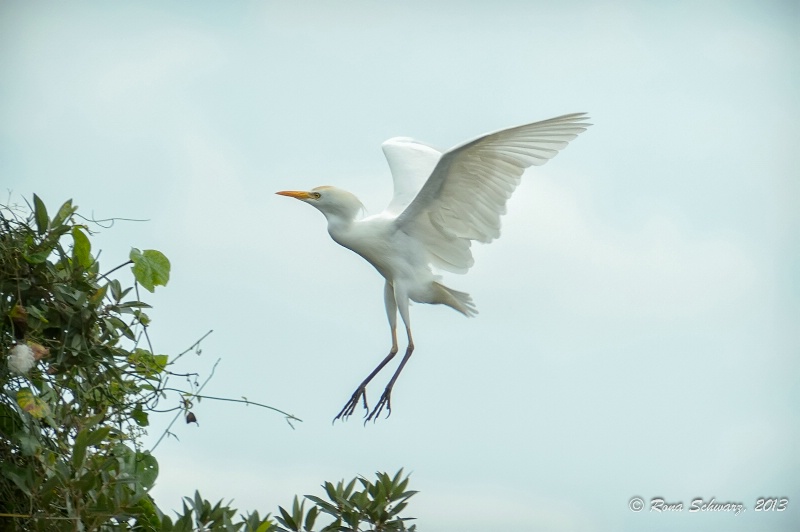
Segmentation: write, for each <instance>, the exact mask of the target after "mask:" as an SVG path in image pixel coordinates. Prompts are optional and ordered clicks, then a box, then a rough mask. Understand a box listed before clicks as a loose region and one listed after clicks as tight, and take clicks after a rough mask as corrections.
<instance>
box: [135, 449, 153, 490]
mask: <svg viewBox="0 0 800 532" xmlns="http://www.w3.org/2000/svg"><path fill="white" fill-rule="evenodd" d="M136 478H137V479H138V480H139V483H140V484H141V485H142V487H143V488H144V489H146V490H149V489H150V488H152V487H153V485H154V484H155V483H156V478H158V460H156V457H155V456H153V455H152V454H150V453H148V452H144V453H136Z"/></svg>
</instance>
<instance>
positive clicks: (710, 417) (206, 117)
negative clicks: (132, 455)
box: [0, 0, 800, 532]
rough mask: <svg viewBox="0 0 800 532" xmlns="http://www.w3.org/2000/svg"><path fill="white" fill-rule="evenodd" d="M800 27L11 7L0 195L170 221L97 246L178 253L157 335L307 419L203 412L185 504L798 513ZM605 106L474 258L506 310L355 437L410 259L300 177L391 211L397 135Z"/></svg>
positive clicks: (592, 11)
mask: <svg viewBox="0 0 800 532" xmlns="http://www.w3.org/2000/svg"><path fill="white" fill-rule="evenodd" d="M799 36H800V11H799V10H798V4H797V3H796V2H791V1H786V2H776V1H772V2H770V1H763V0H758V1H753V2H662V3H655V2H603V3H600V2H558V3H556V2H522V1H516V2H512V1H496V2H483V3H477V2H435V3H434V2H347V3H344V2H341V3H334V2H317V3H314V2H302V3H297V2H252V3H245V2H191V3H188V2H135V3H134V2H129V3H121V2H103V3H100V2H96V3H48V2H36V3H33V2H21V1H6V2H3V3H2V4H0V184H1V185H2V189H3V192H4V196H5V195H6V194H5V191H6V190H9V191H10V201H12V202H17V203H19V202H21V201H22V198H23V197H25V198H30V195H31V194H32V193H34V192H35V193H37V194H39V195H40V196H41V197H42V198H43V199H44V200H45V202H46V203H47V205H48V207H50V209H53V210H54V209H56V208H57V207H58V206H59V205H60V204H61V203H62V202H63V201H64V200H66V199H67V198H73V199H74V201H75V203H77V204H78V205H79V206H80V207H81V212H83V213H84V214H87V215H88V214H91V213H93V214H94V215H95V216H96V217H98V218H107V217H113V216H117V217H130V218H143V219H148V220H149V221H148V222H146V223H119V224H117V225H116V226H115V227H114V228H113V229H110V230H105V231H102V232H101V233H100V234H99V235H97V237H96V239H95V240H94V244H95V246H96V247H100V248H102V249H103V253H102V257H101V262H102V263H103V264H104V265H105V266H108V268H110V267H112V266H114V265H116V264H119V263H121V262H123V261H124V260H126V258H127V255H128V251H129V249H130V247H131V246H135V247H139V248H155V249H159V250H161V251H163V252H164V253H165V254H166V255H167V256H168V257H169V258H170V259H171V261H172V279H171V281H170V283H169V286H168V287H167V288H166V289H163V290H159V291H158V293H157V294H156V295H155V296H152V297H149V298H148V300H149V301H150V302H151V303H152V304H153V305H154V306H155V309H154V310H153V311H152V312H151V317H152V318H153V319H154V324H153V326H152V327H151V335H152V338H153V340H154V342H155V345H156V349H157V350H158V351H160V352H163V353H169V354H172V355H174V354H176V353H178V352H180V351H182V350H183V349H184V348H185V347H187V346H189V345H190V344H191V343H192V342H194V341H195V340H196V339H197V338H199V337H200V336H201V335H202V334H204V333H205V332H206V331H207V330H209V329H214V333H213V335H211V336H210V337H209V338H208V339H207V340H206V341H205V342H204V343H203V346H202V347H203V354H202V356H201V357H199V358H198V357H196V356H194V355H191V356H190V357H187V360H186V364H184V365H183V366H182V368H183V369H185V370H189V369H194V370H197V371H202V372H204V374H207V373H208V371H209V370H210V368H211V366H212V365H213V363H214V361H215V360H216V359H217V358H219V357H221V358H222V362H221V363H220V366H219V367H218V368H217V372H216V375H215V377H214V379H213V380H212V381H211V383H210V384H209V385H208V387H207V388H206V390H205V393H208V394H209V395H219V396H230V397H239V396H247V397H248V398H250V399H252V400H255V401H260V402H264V403H267V404H270V405H273V406H275V407H278V408H281V409H284V410H287V411H289V412H291V413H293V414H295V415H297V416H298V417H300V418H302V419H303V420H304V422H303V423H299V424H297V428H296V430H291V429H290V428H289V427H288V426H287V425H286V423H284V421H283V420H282V419H281V417H279V416H277V415H274V414H273V413H271V412H269V411H264V410H260V409H257V408H253V407H243V406H238V405H234V404H229V403H214V402H210V401H204V402H202V403H201V404H200V405H199V406H197V408H195V413H196V414H197V416H198V418H199V421H200V426H199V427H195V426H194V425H192V426H186V425H183V424H182V423H181V424H179V425H177V426H176V429H175V430H176V433H177V435H178V436H179V438H180V441H176V440H174V439H170V440H168V441H166V442H165V443H162V444H161V446H160V447H159V448H158V449H157V450H156V452H155V454H156V457H157V458H158V459H159V462H160V464H161V474H160V476H159V480H158V485H157V486H156V488H155V492H154V495H155V497H156V500H157V502H158V503H159V504H160V505H161V507H162V508H164V509H168V508H178V507H179V506H180V497H181V496H182V495H190V494H191V493H193V492H194V490H195V489H199V490H200V491H201V493H202V494H203V495H204V496H205V497H206V498H209V499H211V500H217V499H220V498H224V499H226V501H227V500H229V499H234V502H233V505H234V506H235V507H238V508H240V509H242V510H245V509H250V510H252V509H258V510H260V511H262V512H265V511H271V512H274V511H275V510H276V509H277V506H278V505H279V504H281V505H284V506H285V505H287V504H290V503H291V499H292V496H293V495H294V494H295V493H298V494H305V493H309V494H317V495H320V494H321V490H320V488H319V485H320V484H321V483H322V482H323V481H325V480H333V481H335V480H337V479H341V478H348V479H349V478H352V477H353V476H355V475H357V474H364V475H367V476H370V475H372V473H373V472H374V471H377V470H381V471H388V472H394V471H396V470H397V469H398V468H400V467H405V468H406V471H409V472H411V473H412V484H411V487H412V488H413V489H417V490H420V492H421V493H420V494H419V495H417V496H416V497H415V498H414V499H413V501H412V504H411V505H410V507H409V509H408V513H407V515H409V516H415V517H417V518H419V521H418V524H419V528H420V530H421V531H441V532H484V531H486V530H515V531H528V530H548V531H570V530H581V531H584V530H585V531H604V530H637V531H638V530H675V529H677V528H680V529H682V530H698V531H699V530H704V531H706V530H712V531H713V530H720V531H722V530H724V531H737V530H742V531H744V530H748V531H749V530H773V531H780V530H786V531H788V530H797V528H796V527H797V526H798V524H800V482H799V481H798V479H800V455H798V452H797V450H798V448H800V423H798V406H800V391H799V388H798V373H799V371H798V370H800V362H798V360H800V359H799V358H798V352H799V351H800V333H798V327H797V324H798V323H799V322H800V282H798V279H800V277H799V276H798V270H799V269H800V253H798V249H800V245H799V244H800V238H798V237H799V236H800V216H799V215H798V213H800V209H798V199H800V186H799V185H798V177H799V176H800V160H799V159H798V155H797V153H798V151H797V150H798V149H797V146H798V141H799V140H800V126H798V124H799V123H800V107H799V106H798V94H800V37H799ZM578 111H586V112H589V113H590V114H591V117H592V122H593V123H594V124H595V125H594V126H592V127H591V128H590V129H589V130H588V131H587V132H585V133H584V134H582V135H581V136H580V137H579V138H578V139H576V140H575V141H574V142H573V143H572V144H570V146H569V147H568V148H567V149H565V150H564V151H563V152H562V153H561V154H560V155H559V156H558V157H557V158H555V159H554V160H553V161H551V162H550V163H548V164H547V165H546V166H544V167H543V168H540V169H534V170H532V171H529V172H528V173H527V174H526V175H525V176H524V178H523V183H522V185H521V186H520V187H519V189H518V190H517V192H516V194H515V195H514V197H513V198H512V200H511V201H510V203H509V213H508V215H507V216H506V217H505V218H504V231H503V236H502V238H501V239H500V240H498V241H497V242H495V243H493V244H492V245H490V246H481V245H476V246H475V257H476V266H475V267H474V268H473V269H472V270H471V271H470V273H469V274H468V275H467V276H464V277H461V276H455V275H450V276H447V278H446V281H447V284H448V285H450V286H452V287H453V288H455V289H458V290H464V291H467V292H469V293H471V294H472V296H473V297H474V299H475V301H476V303H477V305H478V308H479V310H480V315H479V316H478V317H477V318H475V319H472V320H467V319H465V318H464V317H463V316H461V315H459V314H457V313H455V312H453V311H452V310H450V309H447V308H443V307H430V306H426V305H415V306H413V307H412V311H411V316H412V323H413V326H414V332H415V340H416V345H417V349H416V351H415V353H414V356H413V358H412V359H411V361H410V362H409V364H408V366H407V367H406V369H405V371H404V373H403V374H402V376H401V377H400V380H399V381H398V384H397V386H396V387H395V391H394V394H393V406H394V409H393V413H392V416H391V418H389V419H388V420H380V421H379V422H378V423H376V424H374V425H372V424H370V425H368V426H366V427H364V426H362V424H361V423H360V421H359V420H358V419H355V418H353V419H351V420H350V421H349V422H347V423H343V424H342V423H337V424H336V425H334V426H331V419H332V418H333V416H334V415H335V414H336V413H337V412H338V411H339V409H340V408H341V407H342V405H343V404H344V403H345V401H346V400H347V399H348V398H349V396H350V394H351V393H352V391H353V389H354V388H355V386H356V385H357V384H358V382H360V380H361V379H362V378H363V377H364V376H365V375H366V374H367V373H368V372H369V370H371V369H372V367H373V366H374V364H376V363H377V361H378V360H380V359H381V358H382V357H383V356H384V355H385V354H386V352H387V351H388V348H389V340H390V339H389V334H388V326H387V325H386V318H385V315H384V310H383V300H382V297H383V296H382V286H383V280H382V279H381V277H380V276H379V275H378V274H377V272H375V271H374V270H373V269H372V268H371V266H369V265H368V264H367V263H366V262H364V261H363V260H362V259H360V258H359V257H357V256H356V255H354V254H353V253H351V252H349V251H347V250H345V249H343V248H340V247H339V246H337V245H336V244H335V243H333V242H332V241H331V240H330V238H329V237H328V235H327V234H326V231H325V220H324V218H323V217H322V216H321V215H320V214H319V213H318V212H316V211H315V210H314V209H311V208H309V207H308V206H306V205H303V204H301V203H299V202H296V201H293V200H291V199H288V198H284V197H280V196H275V195H274V194H273V193H274V192H275V191H277V190H283V189H303V188H310V187H313V186H317V185H323V184H333V185H337V186H340V187H342V188H345V189H348V190H351V191H353V192H354V193H356V194H357V195H359V197H360V198H361V199H362V201H363V202H364V203H365V204H366V205H367V207H368V210H369V211H370V212H371V213H375V212H378V211H380V210H381V209H382V208H383V207H384V206H385V205H386V204H387V203H388V201H389V198H390V195H391V179H390V176H389V171H388V167H387V165H386V163H385V161H384V160H383V155H382V153H381V151H380V143H381V142H383V141H384V140H385V139H387V138H389V137H392V136H398V135H402V136H412V137H415V138H417V139H419V140H422V141H425V142H429V143H431V144H434V145H438V146H441V147H442V148H447V147H449V146H453V145H455V144H457V143H460V142H462V141H465V140H467V139H469V138H472V137H475V136H477V135H480V134H482V133H485V132H488V131H492V130H495V129H499V128H502V127H507V126H512V125H517V124H521V123H526V122H532V121H536V120H540V119H545V118H550V117H552V116H556V115H559V114H564V113H569V112H578ZM389 371H391V370H389ZM389 374H390V373H387V374H386V375H382V377H379V378H378V379H376V381H375V382H374V384H373V386H372V387H371V388H370V389H369V392H370V400H371V402H372V403H374V402H375V401H376V400H377V397H378V395H379V394H380V392H381V389H382V386H383V385H384V383H385V382H386V380H387V379H388V377H389ZM169 419H171V415H165V416H164V419H162V420H156V421H155V423H154V425H153V427H152V429H151V431H150V436H149V437H148V442H149V444H150V445H152V443H153V442H155V440H156V438H157V437H158V435H159V434H160V430H162V429H163V427H164V426H165V425H166V423H167V422H168V421H169ZM636 495H638V496H641V497H642V498H644V499H645V500H646V501H647V502H648V503H649V501H650V499H651V498H653V497H659V496H660V497H663V498H665V499H666V500H667V501H669V502H683V503H684V505H685V506H686V507H688V505H689V504H690V503H691V501H692V500H693V499H695V498H703V499H704V500H706V501H707V500H709V499H711V498H712V497H713V498H716V500H717V501H719V502H741V503H743V504H744V505H745V507H746V508H747V510H746V511H745V512H744V513H743V514H742V515H739V516H734V515H731V514H729V513H722V514H719V513H716V514H709V513H704V514H697V513H693V514H690V513H688V512H687V511H686V510H684V511H683V512H680V513H677V514H670V515H666V514H656V513H653V512H649V511H648V508H647V507H646V508H645V510H644V511H642V512H641V513H634V512H632V511H631V510H630V509H629V508H628V502H629V500H630V498H631V497H633V496H636ZM762 496H766V497H769V496H775V497H781V496H786V497H789V499H790V503H789V506H788V510H787V511H785V512H782V513H776V512H769V513H757V512H755V509H754V507H755V502H756V499H757V498H758V497H762Z"/></svg>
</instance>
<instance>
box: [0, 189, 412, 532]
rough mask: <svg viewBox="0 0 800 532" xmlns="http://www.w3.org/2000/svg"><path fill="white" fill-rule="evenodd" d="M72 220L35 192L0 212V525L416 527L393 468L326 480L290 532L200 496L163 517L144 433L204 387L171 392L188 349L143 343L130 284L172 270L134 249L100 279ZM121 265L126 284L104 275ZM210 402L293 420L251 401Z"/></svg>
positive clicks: (250, 529)
mask: <svg viewBox="0 0 800 532" xmlns="http://www.w3.org/2000/svg"><path fill="white" fill-rule="evenodd" d="M76 212H77V207H75V206H74V205H73V204H72V201H67V202H66V203H64V204H63V205H62V206H61V207H60V208H59V209H58V211H57V213H56V215H55V216H54V217H53V218H50V216H49V214H48V212H47V208H46V207H45V204H44V202H42V200H41V199H40V198H39V197H38V196H36V195H34V197H33V206H32V207H30V212H25V211H23V210H21V209H18V208H11V207H7V206H3V205H0V530H3V531H6V530H20V531H22V530H25V531H28V530H33V531H61V530H64V531H79V530H80V531H112V530H113V531H116V530H144V531H150V530H154V531H179V532H181V531H185V532H189V531H194V530H221V531H243V532H275V531H278V530H294V531H299V530H304V531H311V530H313V529H314V526H315V524H316V522H317V518H318V517H319V516H320V515H321V514H327V516H329V517H331V518H332V521H331V523H329V524H328V525H326V526H325V527H324V528H322V529H321V531H323V532H330V531H333V530H336V531H353V532H355V531H359V530H360V531H366V530H367V528H365V526H368V527H369V528H368V529H369V530H375V531H395V530H414V528H415V527H414V526H412V527H411V528H408V529H407V528H405V521H406V519H405V518H401V517H399V514H400V512H401V511H403V509H404V508H405V507H406V504H407V501H408V499H409V498H410V497H411V496H412V495H413V494H414V493H415V492H413V491H407V490H406V488H407V484H408V478H405V479H403V478H401V477H402V471H401V472H398V473H397V474H396V475H395V476H394V477H389V476H388V475H386V474H385V473H379V474H378V478H377V481H376V482H375V483H372V482H369V481H367V480H366V479H364V478H359V479H357V480H356V479H354V480H353V481H351V482H349V483H348V484H347V485H345V484H344V483H343V482H339V483H338V484H337V485H336V486H334V485H333V484H331V483H325V484H324V485H323V487H324V488H325V491H326V493H327V495H328V499H329V500H327V501H326V500H323V499H320V498H318V497H313V496H306V500H304V501H303V502H302V503H300V502H298V500H297V497H295V501H294V505H293V508H292V512H291V513H289V512H287V511H286V510H284V509H283V508H280V509H279V511H280V514H281V516H280V517H276V519H277V521H278V522H279V523H280V524H281V525H282V526H283V527H286V528H280V527H279V526H278V524H276V523H274V522H273V521H272V520H271V519H270V518H269V515H266V516H264V517H261V516H259V514H258V512H253V513H249V514H247V515H239V516H238V517H237V510H235V509H233V508H231V507H230V505H229V504H223V503H222V502H221V501H220V502H218V503H216V504H215V505H212V504H211V503H210V502H209V501H207V500H205V499H203V498H202V497H201V496H200V494H199V493H195V495H194V497H187V498H186V499H185V500H184V504H183V509H182V512H176V514H177V515H176V516H175V517H174V518H171V517H170V516H167V515H165V514H164V513H163V512H162V511H161V510H160V509H159V508H158V507H157V506H156V504H155V502H154V501H153V499H152V497H151V496H150V494H149V492H150V490H151V489H152V487H153V486H154V484H155V482H156V478H157V477H158V469H159V468H158V462H157V460H156V458H155V457H154V456H153V455H152V454H151V453H150V452H149V451H148V450H145V449H143V448H142V445H141V441H140V440H141V436H142V435H143V431H144V430H145V429H146V427H147V426H148V425H149V422H150V415H151V414H154V413H155V408H156V406H157V404H158V402H159V401H160V400H163V399H164V398H165V397H167V392H169V391H172V392H175V393H178V394H179V397H180V399H179V401H178V404H179V406H177V407H176V409H179V410H180V411H183V412H184V413H185V414H186V419H187V420H188V419H190V418H194V414H193V413H192V412H189V408H190V407H191V406H192V401H193V400H194V399H196V400H197V401H199V400H200V399H202V398H204V397H205V396H201V395H199V393H200V391H202V386H201V387H200V388H199V389H197V390H195V391H193V392H186V391H182V390H178V389H173V388H169V387H168V386H167V381H168V379H169V377H170V375H174V374H173V373H172V372H171V371H170V366H171V365H172V364H174V363H175V361H176V360H177V359H179V358H180V357H181V356H182V355H183V354H184V353H180V354H178V355H177V356H175V357H171V358H170V357H168V356H167V355H164V354H157V353H155V352H154V350H153V348H152V345H151V344H150V340H149V337H148V333H147V328H148V326H149V324H150V319H149V317H148V316H147V314H145V312H144V310H145V309H148V308H150V306H149V305H148V304H147V303H144V302H143V301H140V300H139V298H138V293H139V291H138V288H137V287H138V286H139V285H141V286H143V287H144V288H146V289H147V290H149V291H150V292H152V291H153V290H155V287H157V286H164V285H166V284H167V282H168V281H169V272H170V263H169V261H168V260H167V258H166V257H165V256H164V255H163V254H162V253H160V252H158V251H155V250H144V251H139V250H138V249H136V248H134V249H133V250H132V251H131V253H130V257H129V260H127V261H125V262H123V263H121V264H119V265H118V266H116V267H114V268H112V269H111V270H109V271H108V272H106V273H100V272H101V270H100V264H99V262H98V260H97V255H95V254H93V252H92V246H91V242H90V236H91V234H92V232H91V230H90V228H89V226H87V225H86V224H84V223H81V222H80V221H79V220H78V218H77V214H76ZM81 220H83V219H81ZM129 264H132V265H133V266H132V268H131V271H132V274H133V279H134V284H133V286H124V284H123V283H122V282H121V281H120V280H119V279H115V278H111V277H110V276H111V274H112V273H114V272H116V271H118V270H120V269H121V268H122V267H124V266H126V265H129ZM198 343H199V342H198ZM196 345H197V344H195V346H196ZM195 346H193V347H195ZM190 349H192V348H190ZM198 349H199V348H198ZM187 352H188V350H187ZM212 374H213V371H212ZM209 378H210V377H209ZM206 382H208V381H206ZM206 398H207V399H221V400H226V401H233V402H239V403H245V404H253V405H257V406H260V407H264V408H268V409H272V410H275V411H277V412H280V413H281V414H284V415H285V416H286V420H287V421H289V422H290V424H291V421H292V420H297V418H295V417H293V416H291V415H289V414H286V413H285V412H282V411H280V410H277V409H275V408H273V407H270V406H267V405H262V404H259V403H255V402H252V401H249V400H247V399H244V400H238V399H225V398H210V397H206ZM162 410H163V409H162ZM297 421H299V420H297ZM162 438H163V436H162ZM159 441H160V440H159ZM156 445H157V444H156ZM357 483H358V484H357ZM357 485H359V486H360V489H356V486H357ZM306 501H310V502H311V503H313V505H314V506H312V507H311V508H310V509H309V510H308V512H306V510H305V503H306Z"/></svg>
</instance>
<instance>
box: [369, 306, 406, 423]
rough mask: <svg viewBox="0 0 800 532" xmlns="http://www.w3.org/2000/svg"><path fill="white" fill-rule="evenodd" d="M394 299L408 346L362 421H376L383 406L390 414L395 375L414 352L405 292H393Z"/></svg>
mask: <svg viewBox="0 0 800 532" xmlns="http://www.w3.org/2000/svg"><path fill="white" fill-rule="evenodd" d="M395 299H396V300H397V301H398V308H399V310H400V317H401V318H403V323H404V324H405V326H406V335H408V347H407V348H406V354H405V356H403V360H401V361H400V365H399V366H397V370H396V371H395V372H394V375H392V378H391V380H389V384H387V385H386V389H385V390H384V391H383V394H381V398H380V399H379V400H378V404H377V405H375V408H373V409H372V412H370V413H369V415H368V416H367V419H366V420H365V421H364V422H365V423H366V422H367V421H370V420H372V421H376V420H377V419H378V416H379V415H380V413H381V412H382V411H383V409H384V407H386V417H389V416H390V415H391V414H392V388H393V387H394V383H395V381H397V377H399V376H400V372H401V371H403V368H404V367H405V365H406V362H408V359H409V358H411V354H412V353H413V352H414V339H413V338H412V337H411V322H410V320H409V315H408V297H407V296H406V295H405V294H395Z"/></svg>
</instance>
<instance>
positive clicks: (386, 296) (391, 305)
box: [333, 281, 397, 423]
mask: <svg viewBox="0 0 800 532" xmlns="http://www.w3.org/2000/svg"><path fill="white" fill-rule="evenodd" d="M383 300H384V303H385V304H386V316H387V317H388V318H389V327H390V328H391V330H392V348H391V350H390V351H389V354H388V355H386V357H385V358H384V359H383V360H382V361H381V363H380V364H378V366H377V367H376V368H375V369H374V370H372V373H370V374H369V375H367V378H366V379H364V380H363V381H362V382H361V384H359V385H358V388H356V391H355V392H353V395H352V396H351V397H350V400H349V401H347V404H346V405H344V408H342V410H341V411H340V412H339V413H338V414H337V415H336V417H335V418H333V421H334V423H335V422H336V420H337V419H341V420H342V421H344V420H346V419H347V418H348V417H350V415H351V414H353V412H355V410H356V407H357V406H358V402H359V400H362V399H363V401H364V410H366V411H367V412H369V406H367V384H369V382H370V381H371V380H372V379H373V378H374V377H375V375H377V374H378V373H380V371H381V370H382V369H383V368H384V366H386V364H388V363H389V361H391V360H392V359H393V358H394V356H395V355H396V354H397V302H396V300H395V296H394V288H393V287H392V285H391V284H389V281H386V284H385V285H384V287H383Z"/></svg>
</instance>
